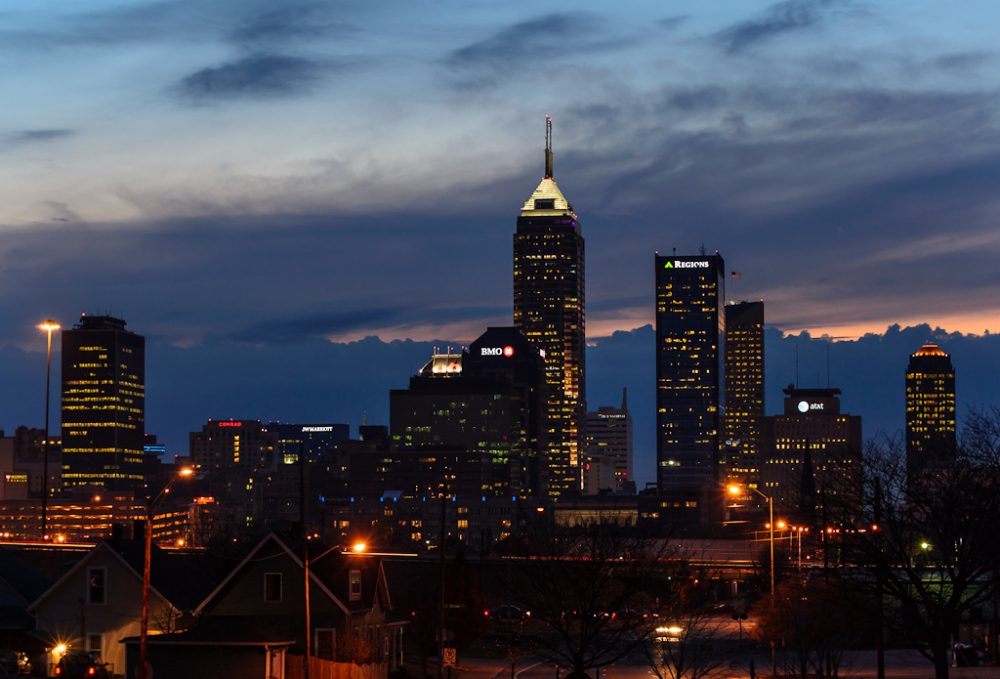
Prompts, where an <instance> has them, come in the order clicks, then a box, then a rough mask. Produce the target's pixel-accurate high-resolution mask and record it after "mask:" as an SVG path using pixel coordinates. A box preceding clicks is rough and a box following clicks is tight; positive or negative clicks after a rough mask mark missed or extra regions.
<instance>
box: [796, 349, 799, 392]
mask: <svg viewBox="0 0 1000 679" xmlns="http://www.w3.org/2000/svg"><path fill="white" fill-rule="evenodd" d="M798 387H799V342H798V340H795V388H796V389H798Z"/></svg>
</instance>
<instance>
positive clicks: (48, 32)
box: [0, 0, 351, 50]
mask: <svg viewBox="0 0 1000 679" xmlns="http://www.w3.org/2000/svg"><path fill="white" fill-rule="evenodd" d="M276 5H279V6H276ZM349 30H351V25H350V24H348V23H347V22H345V21H342V20H340V19H339V17H338V14H337V13H336V12H335V11H334V9H333V6H332V5H331V3H328V2H325V0H296V1H294V2H288V3H273V2H269V1H268V0H214V1H213V2H210V3H206V2H200V1H199V0H151V1H148V2H138V3H129V4H119V5H115V6H113V7H108V8H104V9H97V10H88V11H82V12H76V13H67V14H65V15H62V16H60V17H58V18H56V19H54V20H50V23H46V24H44V25H40V26H39V27H37V28H20V29H7V30H0V48H2V47H16V48H17V49H20V50H25V49H41V48H44V49H59V48H67V47H69V48H72V47H93V46H99V47H106V46H109V45H123V44H129V43H143V44H148V43H150V42H156V41H172V42H174V41H181V42H205V41H211V40H221V41H227V42H231V43H233V44H235V45H237V46H240V47H244V48H257V49H261V48H268V49H279V48H281V47H283V46H285V45H287V44H289V43H291V44H294V45H295V46H299V45H301V43H302V42H303V41H310V40H318V39H321V38H325V37H328V36H330V35H334V34H337V33H342V32H346V31H349Z"/></svg>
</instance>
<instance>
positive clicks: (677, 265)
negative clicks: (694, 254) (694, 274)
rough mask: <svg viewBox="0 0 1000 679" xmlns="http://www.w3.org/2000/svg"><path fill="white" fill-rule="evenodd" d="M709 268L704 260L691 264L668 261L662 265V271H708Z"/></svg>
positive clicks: (709, 264) (680, 261)
mask: <svg viewBox="0 0 1000 679" xmlns="http://www.w3.org/2000/svg"><path fill="white" fill-rule="evenodd" d="M709 267H711V263H710V262H708V260H704V259H702V260H695V261H692V262H686V261H683V260H680V259H673V260H671V259H668V260H667V263H666V264H664V265H663V268H664V269H708V268H709Z"/></svg>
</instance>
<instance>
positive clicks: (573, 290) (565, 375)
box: [514, 116, 587, 497]
mask: <svg viewBox="0 0 1000 679" xmlns="http://www.w3.org/2000/svg"><path fill="white" fill-rule="evenodd" d="M584 318H585V315H584V248H583V236H582V235H581V233H580V223H579V222H578V221H577V218H576V214H575V213H574V212H573V206H572V205H570V204H569V202H568V201H567V200H566V197H565V196H564V195H563V193H562V191H560V190H559V186H558V185H557V184H556V181H555V179H554V178H553V176H552V119H551V118H550V117H548V116H546V117H545V175H544V176H543V177H542V180H541V182H539V183H538V186H537V187H535V190H534V191H533V192H532V194H531V196H529V197H528V200H526V201H525V202H524V206H523V207H522V208H521V213H520V215H519V216H518V218H517V231H516V232H515V234H514V325H515V326H516V327H517V328H518V329H519V330H520V331H521V332H522V333H524V335H525V337H527V338H528V340H530V341H531V342H533V343H534V344H535V346H537V347H538V348H539V349H541V350H542V351H543V352H545V385H546V400H547V405H548V417H547V422H548V425H547V429H548V432H547V433H548V436H547V439H548V446H547V452H546V465H545V472H546V473H545V477H546V478H545V486H546V487H547V489H548V494H549V495H550V496H553V497H558V496H559V495H561V494H563V493H565V492H567V491H571V490H578V489H579V488H580V485H581V481H582V477H581V468H582V465H581V461H582V460H581V456H582V451H583V447H582V442H583V431H582V429H583V424H584V418H585V417H586V412H587V408H586V394H585V388H586V385H585V381H584V351H585V348H586V343H585V341H584V340H585V335H584V331H585V326H584Z"/></svg>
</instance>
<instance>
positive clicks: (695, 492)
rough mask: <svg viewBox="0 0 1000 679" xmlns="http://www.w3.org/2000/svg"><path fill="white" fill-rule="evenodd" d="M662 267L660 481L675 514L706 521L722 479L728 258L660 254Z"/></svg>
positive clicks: (658, 271) (658, 328) (659, 303)
mask: <svg viewBox="0 0 1000 679" xmlns="http://www.w3.org/2000/svg"><path fill="white" fill-rule="evenodd" d="M655 266H656V433H657V435H656V465H657V466H656V471H657V474H656V480H657V485H658V488H659V491H660V494H661V495H663V496H664V503H665V505H666V506H665V509H666V516H667V520H677V521H682V522H685V523H689V522H693V521H705V520H707V519H708V515H707V513H706V512H707V511H708V510H709V509H710V508H709V507H706V506H705V504H706V503H707V502H708V498H709V494H710V493H711V492H712V491H713V490H715V489H716V488H717V486H718V484H719V472H718V466H719V429H720V412H719V411H720V405H721V403H720V401H721V397H722V386H723V378H722V372H723V342H724V339H725V337H724V334H725V312H724V307H723V303H724V299H725V263H724V262H723V260H722V256H721V255H719V254H718V253H716V254H714V255H707V254H701V255H698V256H676V255H671V256H669V257H666V256H661V255H656V257H655ZM671 515H673V519H671V518H670V517H671Z"/></svg>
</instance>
